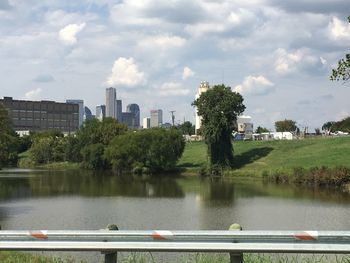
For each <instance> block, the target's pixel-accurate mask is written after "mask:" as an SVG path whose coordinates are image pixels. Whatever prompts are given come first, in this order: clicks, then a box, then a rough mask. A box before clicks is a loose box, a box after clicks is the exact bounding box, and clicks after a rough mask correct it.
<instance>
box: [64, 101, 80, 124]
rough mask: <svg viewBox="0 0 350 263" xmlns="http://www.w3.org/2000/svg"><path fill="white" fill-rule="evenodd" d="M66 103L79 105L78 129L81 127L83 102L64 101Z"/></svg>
mask: <svg viewBox="0 0 350 263" xmlns="http://www.w3.org/2000/svg"><path fill="white" fill-rule="evenodd" d="M66 102H67V103H70V104H78V105H79V127H80V126H81V125H83V121H84V101H83V100H66Z"/></svg>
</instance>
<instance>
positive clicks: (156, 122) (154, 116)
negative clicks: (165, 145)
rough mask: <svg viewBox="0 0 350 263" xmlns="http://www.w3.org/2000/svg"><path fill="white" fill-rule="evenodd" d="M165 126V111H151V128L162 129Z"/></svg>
mask: <svg viewBox="0 0 350 263" xmlns="http://www.w3.org/2000/svg"><path fill="white" fill-rule="evenodd" d="M162 124H163V111H162V110H160V109H158V110H151V128H154V127H161V126H162Z"/></svg>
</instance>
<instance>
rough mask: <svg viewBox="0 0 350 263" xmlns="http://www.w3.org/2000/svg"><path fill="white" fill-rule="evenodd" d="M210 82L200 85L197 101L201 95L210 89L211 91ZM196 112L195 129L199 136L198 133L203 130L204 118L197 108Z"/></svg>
mask: <svg viewBox="0 0 350 263" xmlns="http://www.w3.org/2000/svg"><path fill="white" fill-rule="evenodd" d="M209 88H210V87H209V82H201V84H200V85H199V87H198V91H197V94H196V97H195V99H196V100H197V99H198V98H199V97H200V95H201V94H202V93H203V92H206V91H207V90H208V89H209ZM195 112H196V123H195V128H196V134H197V131H198V130H199V129H200V128H201V126H202V118H201V116H199V115H198V112H197V108H195Z"/></svg>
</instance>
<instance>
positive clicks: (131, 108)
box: [126, 103, 140, 128]
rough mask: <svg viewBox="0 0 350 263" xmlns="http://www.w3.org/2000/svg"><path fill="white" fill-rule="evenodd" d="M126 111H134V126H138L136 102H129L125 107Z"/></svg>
mask: <svg viewBox="0 0 350 263" xmlns="http://www.w3.org/2000/svg"><path fill="white" fill-rule="evenodd" d="M126 112H132V113H134V116H135V117H134V118H135V123H134V125H135V128H140V107H139V105H137V104H136V103H132V104H129V105H128V106H127V107H126Z"/></svg>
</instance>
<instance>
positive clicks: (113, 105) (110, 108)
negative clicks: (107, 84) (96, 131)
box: [106, 87, 117, 119]
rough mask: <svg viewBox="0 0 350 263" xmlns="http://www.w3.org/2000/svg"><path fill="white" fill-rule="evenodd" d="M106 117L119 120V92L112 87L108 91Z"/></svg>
mask: <svg viewBox="0 0 350 263" xmlns="http://www.w3.org/2000/svg"><path fill="white" fill-rule="evenodd" d="M106 117H112V118H114V119H117V92H116V89H115V88H112V87H111V88H107V89H106Z"/></svg>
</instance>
